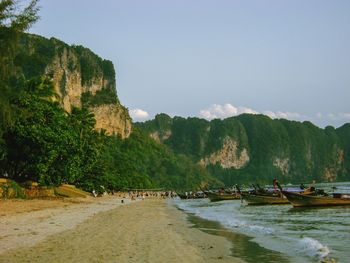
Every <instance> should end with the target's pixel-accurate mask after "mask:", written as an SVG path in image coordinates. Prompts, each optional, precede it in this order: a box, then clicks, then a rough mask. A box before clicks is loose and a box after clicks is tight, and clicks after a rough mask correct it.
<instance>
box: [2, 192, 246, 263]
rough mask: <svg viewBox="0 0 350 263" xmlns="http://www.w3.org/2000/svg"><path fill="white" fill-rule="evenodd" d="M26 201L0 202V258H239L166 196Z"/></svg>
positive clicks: (219, 259) (219, 260) (160, 260)
mask: <svg viewBox="0 0 350 263" xmlns="http://www.w3.org/2000/svg"><path fill="white" fill-rule="evenodd" d="M51 201H52V202H53V203H47V202H51ZM26 202H27V205H24V204H25V203H26ZM31 202H33V201H22V203H20V204H19V203H18V202H17V203H16V202H13V203H12V207H14V208H13V209H10V208H6V207H8V206H9V207H11V204H7V203H6V202H5V204H4V202H3V201H0V210H1V214H0V262H1V263H2V262H6V263H12V262H21V263H22V262H55V263H56V262H57V263H59V262H65V263H68V262H118V263H119V262H120V263H123V262H135V263H136V262H137V263H141V262H187V263H192V262H193V263H194V262H242V261H241V260H240V259H238V258H233V257H232V256H230V254H231V252H230V250H231V245H232V243H231V242H229V241H228V240H227V239H226V238H224V237H220V236H215V235H210V234H207V233H204V232H203V231H200V230H199V229H196V228H193V227H192V225H191V224H190V223H189V222H188V221H187V220H186V217H187V216H186V214H184V213H183V212H181V211H179V210H178V209H177V208H176V207H174V206H172V205H169V204H168V203H167V201H166V200H160V199H146V200H144V201H142V200H140V201H135V202H130V201H129V200H125V203H124V204H122V203H121V199H120V198H116V197H109V196H108V197H102V198H96V199H94V198H88V199H84V200H77V201H73V203H72V202H69V201H61V200H47V201H42V204H41V205H40V204H36V205H33V207H34V209H31V208H30V207H31ZM34 203H35V202H34ZM34 203H33V204H34ZM55 203H56V204H55ZM50 204H54V205H53V206H54V207H52V206H51V205H50ZM16 205H20V206H23V205H24V207H26V208H25V209H24V208H23V207H22V209H21V208H16ZM40 207H43V209H40ZM1 208H5V209H1ZM6 209H8V210H6ZM10 210H11V211H16V212H9V211H10ZM6 211H8V213H6Z"/></svg>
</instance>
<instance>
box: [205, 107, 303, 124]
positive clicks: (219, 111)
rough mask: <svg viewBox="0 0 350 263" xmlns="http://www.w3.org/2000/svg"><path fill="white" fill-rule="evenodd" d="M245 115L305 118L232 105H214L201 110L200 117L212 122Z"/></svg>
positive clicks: (281, 112) (294, 114) (290, 113)
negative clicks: (217, 119) (216, 119)
mask: <svg viewBox="0 0 350 263" xmlns="http://www.w3.org/2000/svg"><path fill="white" fill-rule="evenodd" d="M243 113H248V114H259V113H261V114H265V115H267V116H269V117H270V118H272V119H276V118H283V119H301V118H303V117H304V116H301V115H300V114H299V113H297V112H288V111H287V112H283V111H269V110H268V111H262V112H259V111H257V110H254V109H252V108H247V107H235V106H233V105H232V104H230V103H226V104H224V105H219V104H213V105H211V106H210V107H209V108H207V109H204V110H201V111H200V112H199V115H200V117H202V118H205V119H208V120H212V119H215V118H220V119H224V118H228V117H232V116H237V115H240V114H243Z"/></svg>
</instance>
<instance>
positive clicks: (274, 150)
mask: <svg viewBox="0 0 350 263" xmlns="http://www.w3.org/2000/svg"><path fill="white" fill-rule="evenodd" d="M136 125H137V126H139V127H140V128H141V129H142V130H143V131H145V132H146V133H148V134H149V135H150V136H151V137H152V138H154V139H155V140H156V141H158V142H160V143H163V144H165V145H167V146H168V147H169V148H171V149H172V150H173V151H174V152H175V153H178V154H183V155H186V156H189V157H191V158H192V160H194V161H195V162H198V163H200V164H202V165H203V166H205V168H206V169H207V170H208V171H209V172H210V173H211V174H212V175H214V176H215V177H216V178H218V179H220V180H221V181H223V182H224V183H225V184H227V185H232V184H235V183H239V182H241V183H251V182H265V183H271V182H272V179H273V178H274V177H278V179H279V180H280V181H281V182H283V183H287V182H293V183H300V182H310V181H312V180H316V181H317V182H324V181H327V182H328V181H346V180H349V179H350V124H345V125H343V126H342V127H339V128H337V129H335V128H334V127H331V126H328V127H326V128H324V129H322V128H319V127H317V126H315V125H313V124H312V123H311V122H296V121H288V120H283V119H280V120H276V119H275V120H273V119H270V118H269V117H267V116H264V115H249V114H242V115H239V116H236V117H231V118H227V119H224V120H219V119H215V120H211V121H207V120H203V119H199V118H186V119H185V118H182V117H174V118H171V117H170V116H167V115H165V114H160V115H157V116H156V117H155V119H154V120H150V121H147V122H145V123H137V124H136Z"/></svg>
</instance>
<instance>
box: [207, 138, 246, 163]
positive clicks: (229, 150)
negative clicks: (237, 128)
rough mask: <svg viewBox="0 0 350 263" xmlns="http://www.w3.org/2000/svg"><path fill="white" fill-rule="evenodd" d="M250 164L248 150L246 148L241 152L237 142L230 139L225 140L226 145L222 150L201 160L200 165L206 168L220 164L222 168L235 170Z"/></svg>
mask: <svg viewBox="0 0 350 263" xmlns="http://www.w3.org/2000/svg"><path fill="white" fill-rule="evenodd" d="M248 162H249V155H248V151H247V149H245V148H244V149H243V150H242V151H239V150H238V144H237V142H236V141H234V140H233V139H231V138H230V137H226V138H225V139H224V144H223V146H222V148H221V149H220V150H218V151H217V152H214V153H212V154H211V155H210V156H208V157H205V158H203V159H201V160H200V164H202V165H204V166H207V165H209V164H216V163H219V164H220V165H221V167H222V168H235V169H241V168H243V167H244V166H246V165H247V163H248Z"/></svg>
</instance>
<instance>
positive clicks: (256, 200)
mask: <svg viewBox="0 0 350 263" xmlns="http://www.w3.org/2000/svg"><path fill="white" fill-rule="evenodd" d="M242 198H243V200H244V201H245V202H246V203H247V204H248V205H281V204H289V201H288V199H287V198H286V197H285V196H283V195H282V196H281V197H280V196H268V195H254V194H242Z"/></svg>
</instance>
